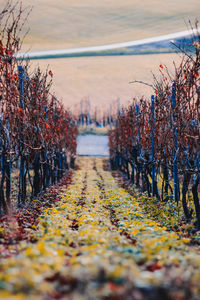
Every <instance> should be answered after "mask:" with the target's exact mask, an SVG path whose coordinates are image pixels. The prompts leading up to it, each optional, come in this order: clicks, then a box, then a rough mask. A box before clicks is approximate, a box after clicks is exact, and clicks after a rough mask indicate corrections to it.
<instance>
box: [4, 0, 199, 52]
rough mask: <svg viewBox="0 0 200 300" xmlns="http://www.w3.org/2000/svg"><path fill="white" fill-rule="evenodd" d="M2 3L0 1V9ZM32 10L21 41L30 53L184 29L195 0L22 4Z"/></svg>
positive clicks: (195, 11) (33, 0) (195, 13)
mask: <svg viewBox="0 0 200 300" xmlns="http://www.w3.org/2000/svg"><path fill="white" fill-rule="evenodd" d="M5 2H6V0H1V1H0V9H1V8H3V6H4V4H5ZM24 5H25V6H33V11H32V13H31V16H30V17H29V22H28V24H27V26H26V27H27V28H29V27H30V29H31V31H30V33H29V34H28V36H27V38H26V40H25V49H27V46H28V47H30V48H31V49H32V50H36V49H53V48H60V47H61V48H65V47H66V48H68V47H81V46H93V45H101V44H106V43H115V42H123V41H128V40H134V39H140V38H145V37H151V36H156V35H160V34H166V33H170V32H176V31H181V30H185V29H186V25H185V23H184V22H186V23H187V20H188V18H190V19H191V20H194V19H195V18H198V17H199V16H200V6H199V0H190V1H188V0H168V1H164V0H143V1H138V0H123V1H122V0H101V1H99V0H76V1H74V0H56V1H55V0H40V1H39V0H24Z"/></svg>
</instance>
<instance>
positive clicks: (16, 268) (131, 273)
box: [0, 157, 200, 300]
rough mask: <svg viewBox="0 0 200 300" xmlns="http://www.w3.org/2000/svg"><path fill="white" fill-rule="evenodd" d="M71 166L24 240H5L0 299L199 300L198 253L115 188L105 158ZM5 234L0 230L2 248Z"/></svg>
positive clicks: (138, 201)
mask: <svg viewBox="0 0 200 300" xmlns="http://www.w3.org/2000/svg"><path fill="white" fill-rule="evenodd" d="M78 166H79V167H78V168H77V169H76V171H73V176H72V182H71V179H70V181H69V180H68V183H69V182H71V184H70V185H69V186H68V187H67V183H66V182H65V181H63V183H62V184H61V185H59V187H57V188H54V191H53V193H54V194H53V195H54V196H53V198H55V199H54V200H56V201H55V202H54V204H53V205H52V204H51V205H50V203H49V204H48V205H47V206H46V207H45V209H44V210H43V213H42V215H40V216H39V219H38V221H37V222H36V223H35V224H34V225H33V226H32V228H31V227H30V226H29V228H25V227H26V226H24V229H23V230H25V231H26V233H27V236H29V237H30V236H31V238H27V239H26V240H22V241H21V242H18V243H15V239H14V237H13V238H12V243H11V244H10V245H9V247H8V248H9V250H10V255H8V256H7V257H4V258H2V259H1V262H0V268H1V273H0V298H1V299H27V297H28V298H29V299H72V300H73V299H81V300H83V299H134V300H135V299H147V300H150V299H154V300H158V299H173V300H174V299H198V295H199V293H200V285H199V282H200V277H199V274H200V269H199V265H200V264H199V262H200V257H199V249H198V247H191V246H190V245H189V242H190V241H189V239H187V238H184V237H180V236H179V234H177V233H175V232H174V231H170V230H168V229H167V227H166V226H163V225H161V224H160V223H159V222H158V221H155V220H154V219H152V218H150V217H148V216H147V214H146V212H145V206H143V205H142V201H141V198H142V197H144V195H140V194H139V193H138V192H137V191H135V192H134V194H133V195H130V194H129V193H128V192H127V191H126V190H125V189H124V188H122V187H120V186H119V183H118V182H117V180H116V179H115V178H114V177H113V176H112V174H111V173H110V171H109V170H108V168H107V165H106V164H105V159H103V158H94V157H79V158H78ZM55 190H56V193H55ZM50 196H51V194H49V197H50ZM51 198H52V197H51ZM50 201H51V200H50ZM20 220H21V219H20ZM21 222H22V220H21ZM11 226H12V227H13V228H14V227H16V226H18V227H20V223H19V222H18V224H16V223H14V222H13V223H12V224H11ZM10 229H11V227H9V228H1V242H2V241H3V236H4V235H5V234H6V231H8V230H10ZM3 246H4V245H3V244H1V248H2V249H1V250H2V251H1V253H3ZM27 270H28V272H27ZM66 297H67V298H66Z"/></svg>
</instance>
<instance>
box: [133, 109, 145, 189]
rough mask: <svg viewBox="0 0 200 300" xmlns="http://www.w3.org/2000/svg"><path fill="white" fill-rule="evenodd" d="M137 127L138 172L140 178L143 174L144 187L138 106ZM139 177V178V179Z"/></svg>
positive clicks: (137, 111) (137, 110)
mask: <svg viewBox="0 0 200 300" xmlns="http://www.w3.org/2000/svg"><path fill="white" fill-rule="evenodd" d="M135 109H136V126H137V135H138V152H139V170H138V176H139V177H140V173H141V174H142V187H143V186H144V176H143V170H142V163H141V159H142V144H141V135H140V128H139V121H138V115H139V105H138V104H136V106H135ZM139 177H138V178H139Z"/></svg>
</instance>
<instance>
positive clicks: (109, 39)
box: [0, 0, 200, 110]
mask: <svg viewBox="0 0 200 300" xmlns="http://www.w3.org/2000/svg"><path fill="white" fill-rule="evenodd" d="M5 2H6V1H5V0H3V1H1V2H0V9H2V8H3V7H4V4H5ZM24 5H25V6H27V7H31V6H33V10H32V12H31V15H30V16H29V18H28V22H27V24H26V25H25V26H26V27H25V31H26V30H28V29H30V31H29V32H28V34H27V36H26V38H25V40H24V45H23V49H22V50H23V51H29V50H30V51H36V50H50V49H65V48H74V47H87V46H98V45H104V44H112V43H118V42H126V41H131V40H136V39H142V38H148V37H154V36H158V35H163V34H168V33H174V32H178V31H182V30H186V29H187V28H188V27H189V26H188V20H189V19H190V20H191V21H192V22H194V21H195V19H198V18H199V16H200V6H199V0H191V1H186V0H175V1H174V0H168V1H163V0H150V1H149V0H143V1H138V0H123V1H121V0H101V1H98V0H76V1H72V0H67V1H66V0H57V1H53V0H42V1H41V0H26V1H24ZM178 60H179V57H178V55H175V54H159V55H137V56H106V57H81V58H65V59H54V60H53V59H52V60H41V61H32V62H31V67H32V68H33V69H34V68H35V67H36V66H37V65H38V64H40V66H41V68H42V69H43V70H45V68H46V67H47V66H48V65H49V68H50V69H52V71H53V74H54V86H53V90H54V91H55V92H56V95H58V96H59V97H60V98H62V99H63V102H64V104H65V106H67V107H70V108H72V109H73V110H76V109H77V107H78V106H77V105H79V102H80V101H81V100H82V99H84V98H87V99H90V101H91V103H92V105H94V106H98V107H99V108H101V109H102V110H107V109H108V107H109V105H110V103H112V102H113V101H115V100H116V99H117V98H118V97H120V99H121V103H122V104H127V103H128V102H129V101H131V99H132V98H133V97H135V96H142V95H145V96H148V97H150V94H151V93H152V89H151V88H149V87H147V86H144V85H139V84H134V85H133V84H129V82H130V81H133V80H135V79H137V80H143V81H146V82H149V83H151V81H152V74H151V71H153V72H155V73H156V74H158V67H159V65H160V64H161V63H162V64H166V65H168V66H169V69H171V68H172V65H173V61H178Z"/></svg>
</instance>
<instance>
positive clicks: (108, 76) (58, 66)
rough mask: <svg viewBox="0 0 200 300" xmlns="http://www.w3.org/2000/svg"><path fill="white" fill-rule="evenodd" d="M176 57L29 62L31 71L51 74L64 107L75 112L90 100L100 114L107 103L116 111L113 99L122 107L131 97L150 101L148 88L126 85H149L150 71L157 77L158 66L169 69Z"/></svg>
mask: <svg viewBox="0 0 200 300" xmlns="http://www.w3.org/2000/svg"><path fill="white" fill-rule="evenodd" d="M173 60H175V61H178V60H179V56H178V55H177V54H159V55H157V54H156V55H137V56H134V55H133V56H106V57H80V58H63V59H51V60H39V61H32V62H31V66H32V68H35V67H36V66H37V65H40V66H41V68H42V69H45V68H46V67H47V65H48V64H49V67H50V68H51V69H52V70H53V73H54V85H53V89H52V90H54V91H55V92H56V95H58V96H59V97H61V98H62V99H63V102H64V104H65V105H66V106H68V107H70V108H72V109H73V110H75V111H77V110H79V109H80V104H79V103H80V101H81V100H82V99H90V101H91V106H92V109H93V110H94V108H95V106H97V107H98V109H99V112H101V113H103V112H104V111H107V110H108V109H109V108H110V103H113V110H114V107H115V106H116V107H117V99H118V97H120V100H121V104H122V105H125V104H127V103H128V102H130V101H131V100H132V98H133V97H135V96H142V95H146V96H147V97H149V98H150V95H151V93H152V92H153V90H152V88H150V87H148V86H145V85H142V84H130V83H129V82H130V81H133V80H136V79H137V80H143V81H145V82H149V83H151V82H152V74H151V71H153V72H155V73H156V74H159V71H158V69H159V64H160V63H162V64H167V65H169V68H170V69H172V63H173Z"/></svg>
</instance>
